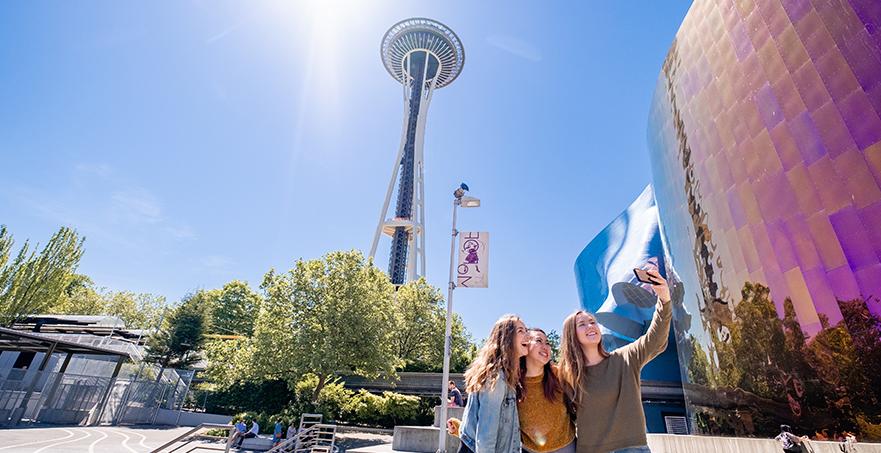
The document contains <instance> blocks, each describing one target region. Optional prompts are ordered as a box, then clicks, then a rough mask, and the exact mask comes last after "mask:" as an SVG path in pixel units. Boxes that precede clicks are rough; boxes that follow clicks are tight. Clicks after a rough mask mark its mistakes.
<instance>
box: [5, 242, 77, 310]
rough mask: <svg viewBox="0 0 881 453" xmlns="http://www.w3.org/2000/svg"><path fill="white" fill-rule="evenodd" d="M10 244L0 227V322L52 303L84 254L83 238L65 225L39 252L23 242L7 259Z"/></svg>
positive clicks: (62, 290)
mask: <svg viewBox="0 0 881 453" xmlns="http://www.w3.org/2000/svg"><path fill="white" fill-rule="evenodd" d="M13 244H14V241H13V239H12V236H10V235H9V233H8V232H7V230H6V227H5V226H0V325H11V324H12V323H14V322H16V321H18V320H20V319H22V318H24V317H25V316H27V315H31V314H34V313H39V312H42V311H43V310H45V309H46V308H48V307H50V306H52V305H54V304H55V303H56V301H57V300H58V299H59V298H60V297H61V295H62V294H63V293H64V291H65V289H66V288H67V287H68V285H69V284H70V282H71V280H72V279H73V278H74V271H75V270H76V268H77V266H78V265H79V262H80V258H82V255H83V239H81V238H80V237H79V236H78V235H77V233H76V231H74V230H72V229H70V228H67V227H61V228H60V229H59V230H58V232H56V233H55V234H54V235H53V236H52V238H51V239H49V242H48V243H47V244H46V247H44V248H43V250H42V251H40V253H39V254H38V253H37V252H36V250H31V249H30V244H29V242H28V241H25V243H24V245H23V246H22V247H21V249H19V251H18V253H17V254H16V255H15V258H13V259H12V261H10V260H9V258H10V252H11V249H12V246H13ZM35 248H38V247H35Z"/></svg>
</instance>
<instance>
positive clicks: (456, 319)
mask: <svg viewBox="0 0 881 453" xmlns="http://www.w3.org/2000/svg"><path fill="white" fill-rule="evenodd" d="M392 302H393V306H394V315H395V328H394V329H393V331H392V340H393V343H394V347H395V352H396V354H397V356H398V358H400V359H401V361H402V364H401V366H402V369H403V370H404V371H433V372H439V371H441V370H442V365H443V357H444V356H443V354H444V333H445V330H446V306H445V305H444V300H443V296H441V293H440V291H439V290H438V289H437V288H435V287H433V286H431V285H429V284H428V283H427V282H426V281H425V279H424V278H420V279H419V280H415V281H412V282H408V283H406V284H404V285H402V286H401V287H400V288H399V289H398V290H397V292H396V293H395V294H394V296H393V297H392ZM451 336H452V342H451V346H450V347H451V354H450V369H451V370H453V371H454V372H461V371H464V369H465V368H467V367H468V364H470V363H471V360H472V359H473V355H472V354H471V350H470V348H469V346H470V345H471V338H470V336H469V335H468V333H467V332H466V331H465V326H464V324H463V323H462V318H461V317H460V316H459V315H454V316H453V324H452V326H451Z"/></svg>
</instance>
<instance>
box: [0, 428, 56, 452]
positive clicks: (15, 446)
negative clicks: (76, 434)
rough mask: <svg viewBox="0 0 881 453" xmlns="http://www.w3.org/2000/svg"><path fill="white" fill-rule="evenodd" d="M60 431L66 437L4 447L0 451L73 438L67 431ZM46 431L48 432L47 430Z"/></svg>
mask: <svg viewBox="0 0 881 453" xmlns="http://www.w3.org/2000/svg"><path fill="white" fill-rule="evenodd" d="M60 429H61V430H62V431H64V432H66V433H67V435H66V436H64V437H58V438H55V439H43V440H38V441H34V442H26V443H23V444H15V445H7V446H5V447H0V450H6V449H8V448H18V447H24V446H25V445H34V444H42V443H43V442H55V441H58V440H64V439H67V438H70V437H73V432H71V431H68V430H66V429H63V428H60ZM47 431H48V430H47Z"/></svg>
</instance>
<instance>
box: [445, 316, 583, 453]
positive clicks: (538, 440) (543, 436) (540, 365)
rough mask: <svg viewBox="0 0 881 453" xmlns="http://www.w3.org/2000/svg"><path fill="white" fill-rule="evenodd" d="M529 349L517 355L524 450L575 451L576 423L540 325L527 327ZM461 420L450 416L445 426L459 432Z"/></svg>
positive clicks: (546, 338) (543, 452) (452, 432)
mask: <svg viewBox="0 0 881 453" xmlns="http://www.w3.org/2000/svg"><path fill="white" fill-rule="evenodd" d="M529 336H530V340H529V352H528V354H527V355H526V356H525V357H522V358H520V380H519V386H518V388H517V414H518V420H519V421H520V442H521V443H522V445H523V451H525V452H532V453H546V452H560V453H575V425H574V423H573V422H572V417H571V414H570V411H569V406H568V405H567V401H568V399H567V398H566V397H565V395H564V393H563V388H562V385H561V384H560V380H559V378H558V377H557V372H558V370H557V368H556V366H554V365H553V364H551V346H550V344H549V343H548V336H547V335H546V334H545V333H544V331H543V330H541V329H529ZM460 425H461V422H460V421H459V420H457V419H455V418H452V419H450V422H449V423H448V424H447V430H448V432H449V433H450V434H452V435H454V436H458V435H459V427H460Z"/></svg>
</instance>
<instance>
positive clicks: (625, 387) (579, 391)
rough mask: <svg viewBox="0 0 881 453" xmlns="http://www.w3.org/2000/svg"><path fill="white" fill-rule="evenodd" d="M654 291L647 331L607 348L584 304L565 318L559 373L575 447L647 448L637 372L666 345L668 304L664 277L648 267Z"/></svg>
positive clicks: (636, 452) (593, 452) (617, 452)
mask: <svg viewBox="0 0 881 453" xmlns="http://www.w3.org/2000/svg"><path fill="white" fill-rule="evenodd" d="M648 274H649V275H650V276H651V279H652V280H653V284H652V289H653V290H654V292H655V294H656V295H657V296H658V302H657V304H656V305H655V314H654V316H653V317H652V323H651V325H650V326H649V329H648V331H647V332H646V333H645V334H644V335H643V336H641V337H639V338H638V339H637V340H636V341H634V342H633V343H631V344H628V345H627V346H623V347H621V348H618V349H616V350H615V351H613V352H611V353H610V352H607V351H606V349H605V348H604V347H603V337H602V334H601V333H600V325H599V324H598V323H597V320H596V317H595V316H593V315H592V314H590V313H588V312H585V311H583V310H579V311H576V312H575V313H573V314H571V315H570V316H569V317H568V318H566V321H564V323H563V338H562V343H563V344H562V348H561V355H562V360H561V361H560V377H561V378H562V381H563V384H564V388H565V389H566V392H567V395H569V397H570V398H571V400H572V401H573V402H575V406H576V414H577V416H576V423H575V424H576V427H577V434H578V440H577V446H578V452H579V453H608V452H613V453H640V452H650V451H651V450H649V447H648V446H647V444H648V442H647V440H646V435H645V431H646V429H645V413H644V412H643V410H642V400H641V390H640V382H639V373H640V371H642V367H643V366H644V365H645V364H646V363H648V362H649V361H650V360H651V359H653V358H655V357H656V356H657V355H658V354H660V353H661V352H663V351H664V349H666V348H667V335H668V334H669V332H670V319H671V318H672V308H671V306H670V289H669V288H668V287H667V281H666V280H664V278H663V277H661V275H660V274H659V273H658V272H657V271H655V270H651V271H648Z"/></svg>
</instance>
